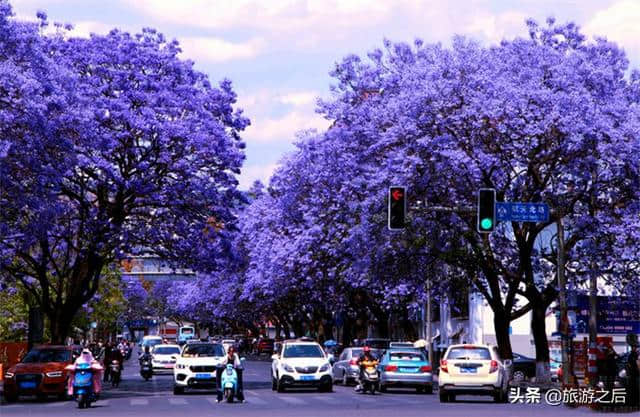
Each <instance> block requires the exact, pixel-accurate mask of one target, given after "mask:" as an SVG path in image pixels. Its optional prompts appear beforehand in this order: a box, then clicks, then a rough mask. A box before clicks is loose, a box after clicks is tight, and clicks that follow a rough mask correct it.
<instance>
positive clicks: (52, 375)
mask: <svg viewBox="0 0 640 417" xmlns="http://www.w3.org/2000/svg"><path fill="white" fill-rule="evenodd" d="M47 376H48V377H49V378H59V377H61V376H62V371H53V372H47Z"/></svg>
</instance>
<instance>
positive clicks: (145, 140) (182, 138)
mask: <svg viewBox="0 0 640 417" xmlns="http://www.w3.org/2000/svg"><path fill="white" fill-rule="evenodd" d="M2 4H3V7H2V9H1V10H2V13H3V15H2V19H0V25H1V26H0V29H1V31H0V36H1V37H2V38H1V39H0V48H2V53H1V55H0V59H2V64H3V65H2V71H3V73H2V85H1V87H0V88H2V89H3V90H4V91H3V93H6V94H3V95H2V100H3V105H2V107H1V108H0V130H1V131H2V132H3V135H2V140H3V142H2V143H3V146H2V149H3V152H2V154H0V158H1V159H0V161H1V165H2V170H1V171H0V174H1V175H0V181H1V182H2V190H1V191H0V192H1V195H0V196H1V198H0V202H1V204H2V207H1V208H0V212H1V213H2V214H0V231H1V233H2V236H1V237H2V238H1V239H0V242H2V243H0V253H1V254H2V256H1V257H0V259H1V261H0V262H1V263H0V271H1V273H2V277H3V279H4V280H10V281H13V282H16V283H18V284H19V285H22V286H24V287H25V288H26V289H27V290H28V291H29V292H30V293H31V294H32V295H33V296H34V298H35V299H36V300H37V303H38V305H39V306H40V307H41V308H42V311H43V312H44V314H45V315H46V317H47V318H48V321H49V326H50V334H51V338H52V341H54V342H62V341H63V340H64V338H65V337H66V336H67V334H68V331H69V323H70V322H71V319H72V318H73V316H74V315H75V313H76V312H77V311H78V310H79V309H80V308H81V306H82V305H83V304H84V303H86V302H87V301H88V300H90V299H91V298H92V297H93V295H94V294H95V293H96V291H97V289H98V287H99V284H100V272H101V270H102V269H103V267H104V266H105V265H107V264H109V263H111V262H113V261H115V260H117V259H120V258H122V257H123V256H125V255H129V254H139V253H154V254H157V255H159V256H162V257H163V258H165V259H167V260H168V261H169V262H172V263H173V264H179V265H180V266H182V267H187V268H192V269H196V270H201V271H212V270H215V269H216V268H218V267H220V265H221V262H224V261H223V260H224V259H225V257H226V255H227V252H228V250H229V244H228V241H229V239H230V237H229V236H230V234H231V230H232V229H233V221H234V214H233V212H232V205H233V204H234V202H235V201H237V200H238V199H239V198H241V196H239V195H238V193H237V191H236V186H237V180H236V174H238V173H239V172H240V167H241V165H242V162H243V159H244V154H243V150H242V149H243V148H244V144H243V142H242V141H241V139H240V137H239V132H240V131H242V130H243V129H244V128H245V127H246V126H247V125H248V120H247V119H246V118H244V117H243V116H242V114H241V112H240V111H238V110H234V107H233V105H234V103H235V101H236V95H235V93H234V92H233V90H232V87H231V83H230V81H228V80H224V81H223V82H221V83H220V85H219V86H217V87H215V86H212V85H211V83H210V82H209V80H208V79H207V76H206V75H204V74H203V73H200V72H198V71H195V70H194V69H193V63H192V62H190V61H184V60H182V59H180V58H179V57H178V53H179V52H180V48H179V45H178V43H177V42H176V41H172V42H169V41H167V40H166V39H165V38H164V37H163V36H162V35H161V34H160V33H157V32H156V31H154V30H152V29H145V30H143V31H142V33H139V34H135V35H132V34H129V33H126V32H121V31H119V30H113V31H111V32H110V33H109V34H107V35H104V36H99V35H92V36H91V37H90V38H89V39H83V38H72V37H69V36H68V35H67V32H65V31H64V30H61V31H58V32H57V33H56V34H55V35H50V36H45V35H42V34H41V31H39V27H40V26H44V25H46V17H45V16H41V22H40V24H39V25H36V24H22V23H15V22H11V21H8V20H7V18H6V17H7V14H8V13H9V8H8V7H7V6H6V3H2ZM42 57H44V58H46V59H45V60H44V61H42V60H41V59H42ZM40 73H42V74H43V75H44V76H42V74H40ZM29 106H32V107H34V109H33V111H32V112H30V113H29V115H27V112H28V111H30V109H29ZM219 225H223V227H219Z"/></svg>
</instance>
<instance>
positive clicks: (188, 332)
mask: <svg viewBox="0 0 640 417" xmlns="http://www.w3.org/2000/svg"><path fill="white" fill-rule="evenodd" d="M180 333H182V334H193V329H191V328H189V327H186V328H183V329H180Z"/></svg>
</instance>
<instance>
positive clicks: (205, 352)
mask: <svg viewBox="0 0 640 417" xmlns="http://www.w3.org/2000/svg"><path fill="white" fill-rule="evenodd" d="M205 356H224V348H223V347H222V345H187V347H185V348H184V351H183V352H182V357H184V358H199V357H205Z"/></svg>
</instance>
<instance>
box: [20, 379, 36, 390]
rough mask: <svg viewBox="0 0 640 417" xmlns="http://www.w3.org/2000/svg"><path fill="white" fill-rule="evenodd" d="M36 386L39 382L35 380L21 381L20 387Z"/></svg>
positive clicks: (29, 387)
mask: <svg viewBox="0 0 640 417" xmlns="http://www.w3.org/2000/svg"><path fill="white" fill-rule="evenodd" d="M35 387H37V384H36V383H35V381H25V382H21V383H20V388H24V389H33V388H35Z"/></svg>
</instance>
